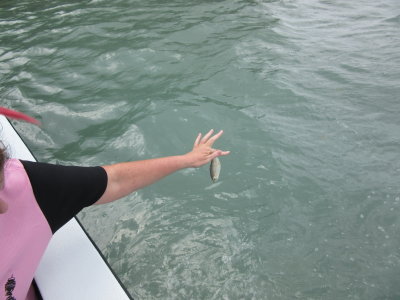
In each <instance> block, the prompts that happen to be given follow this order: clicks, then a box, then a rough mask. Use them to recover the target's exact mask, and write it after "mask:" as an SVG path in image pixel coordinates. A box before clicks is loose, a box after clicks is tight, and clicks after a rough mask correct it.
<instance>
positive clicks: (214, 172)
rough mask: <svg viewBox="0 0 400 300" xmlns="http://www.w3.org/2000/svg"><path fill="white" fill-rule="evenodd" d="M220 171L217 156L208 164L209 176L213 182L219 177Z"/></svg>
mask: <svg viewBox="0 0 400 300" xmlns="http://www.w3.org/2000/svg"><path fill="white" fill-rule="evenodd" d="M220 172H221V162H220V161H219V158H218V157H216V158H214V159H213V160H212V161H211V164H210V176H211V180H212V181H213V182H216V181H217V180H218V178H219V173H220Z"/></svg>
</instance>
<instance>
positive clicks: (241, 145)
mask: <svg viewBox="0 0 400 300" xmlns="http://www.w3.org/2000/svg"><path fill="white" fill-rule="evenodd" d="M399 95H400V2H399V1H397V0H384V1H372V0H362V1H356V2H354V1H353V2H352V1H343V0H339V1H328V0H307V1H306V0H293V1H289V0H281V1H262V0H260V1H256V0H253V1H251V0H249V1H239V0H229V1H176V0H175V1H174V0H172V1H150V0H149V1H135V0H120V1H101V0H97V1H95V0H93V1H65V0H56V1H24V0H23V1H2V2H1V3H0V96H1V98H0V99H1V100H0V102H1V105H3V106H7V107H10V108H13V109H17V110H20V111H23V112H26V113H28V114H31V115H32V116H34V117H36V118H38V119H39V120H41V122H42V123H43V127H42V128H36V127H33V126H31V125H29V124H25V123H15V126H16V128H17V130H18V131H19V133H20V134H21V135H22V137H23V139H24V140H25V142H26V143H27V144H28V146H29V147H30V149H31V150H32V152H33V153H34V155H35V156H36V157H37V158H38V160H39V161H44V162H51V163H62V164H68V165H102V164H110V163H114V162H120V161H128V160H139V159H145V158H153V157H160V156H166V155H175V154H182V153H185V152H187V151H190V149H191V146H192V144H193V141H194V139H195V137H196V135H197V133H198V132H206V131H208V130H209V129H211V128H214V129H216V130H218V129H224V130H225V133H224V135H223V137H222V138H221V139H220V140H219V141H218V142H217V143H216V145H215V146H216V147H218V148H222V149H224V150H231V155H229V156H227V157H223V158H222V159H221V163H222V173H221V177H220V180H219V181H218V182H217V183H216V184H212V183H211V180H210V178H209V174H208V169H207V167H203V168H200V169H188V170H184V171H180V172H178V173H176V174H174V175H172V176H170V177H168V178H166V179H165V180H163V181H161V182H159V183H157V184H155V185H153V186H150V187H147V188H145V189H143V190H140V191H137V192H135V193H134V194H132V195H131V196H129V197H126V198H124V199H122V200H120V201H118V202H115V203H112V204H109V205H105V206H97V207H91V208H87V209H85V210H84V211H83V212H81V213H80V214H79V216H78V217H79V220H80V221H81V222H82V223H83V224H84V226H85V228H86V230H87V231H88V233H89V234H90V236H91V237H92V238H93V239H94V241H95V242H96V244H97V245H98V247H99V248H100V249H101V251H102V252H103V254H104V256H105V257H106V259H107V260H108V262H109V264H110V265H111V266H112V268H113V270H114V271H115V272H116V273H117V274H118V276H119V278H120V279H121V281H122V282H123V284H124V285H125V286H126V288H127V290H128V291H129V292H130V293H131V295H132V296H133V297H134V298H135V299H400V239H399V230H400V216H399V214H400V187H399V183H400V147H399V146H400V118H399V113H400V99H399Z"/></svg>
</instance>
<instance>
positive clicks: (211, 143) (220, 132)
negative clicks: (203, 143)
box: [207, 130, 224, 146]
mask: <svg viewBox="0 0 400 300" xmlns="http://www.w3.org/2000/svg"><path fill="white" fill-rule="evenodd" d="M223 133H224V131H223V130H220V131H219V132H218V133H217V134H216V135H214V136H213V137H211V138H210V139H209V140H208V141H207V145H209V146H212V145H213V144H214V142H215V141H216V140H218V139H219V137H220V136H221V135H222V134H223Z"/></svg>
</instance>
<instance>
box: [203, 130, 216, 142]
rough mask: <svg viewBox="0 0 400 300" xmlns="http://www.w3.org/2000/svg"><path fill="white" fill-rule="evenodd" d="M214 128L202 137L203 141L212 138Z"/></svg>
mask: <svg viewBox="0 0 400 300" xmlns="http://www.w3.org/2000/svg"><path fill="white" fill-rule="evenodd" d="M213 132H214V129H211V130H210V131H209V132H207V134H206V135H205V136H204V137H203V138H202V139H201V143H202V144H204V143H206V142H207V141H208V139H209V138H210V136H211V135H212V134H213Z"/></svg>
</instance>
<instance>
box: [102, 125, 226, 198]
mask: <svg viewBox="0 0 400 300" xmlns="http://www.w3.org/2000/svg"><path fill="white" fill-rule="evenodd" d="M213 133H214V131H213V130H210V131H209V132H208V133H207V134H206V135H205V136H204V137H203V136H202V134H201V133H199V135H198V136H197V138H196V141H195V142H194V145H193V150H192V151H190V152H189V153H186V154H184V155H178V156H168V157H162V158H155V159H148V160H140V161H132V162H124V163H118V164H114V165H108V166H103V168H104V169H105V170H106V172H107V176H108V183H107V188H106V190H105V192H104V194H103V196H102V197H101V198H100V199H99V200H98V201H97V202H96V204H103V203H107V202H111V201H114V200H117V199H119V198H122V197H124V196H126V195H129V194H130V193H132V192H134V191H136V190H138V189H140V188H143V187H145V186H147V185H150V184H152V183H154V182H156V181H158V180H160V179H162V178H164V177H165V176H167V175H170V174H172V173H174V172H176V171H178V170H181V169H185V168H194V167H200V166H202V165H205V164H207V163H208V162H210V161H211V160H212V159H213V158H215V157H217V156H221V155H228V154H229V151H222V150H217V149H213V148H212V145H213V144H214V142H215V141H216V140H217V139H218V138H219V137H220V136H221V135H222V133H223V131H222V130H221V131H220V132H218V133H217V134H215V135H213Z"/></svg>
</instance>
